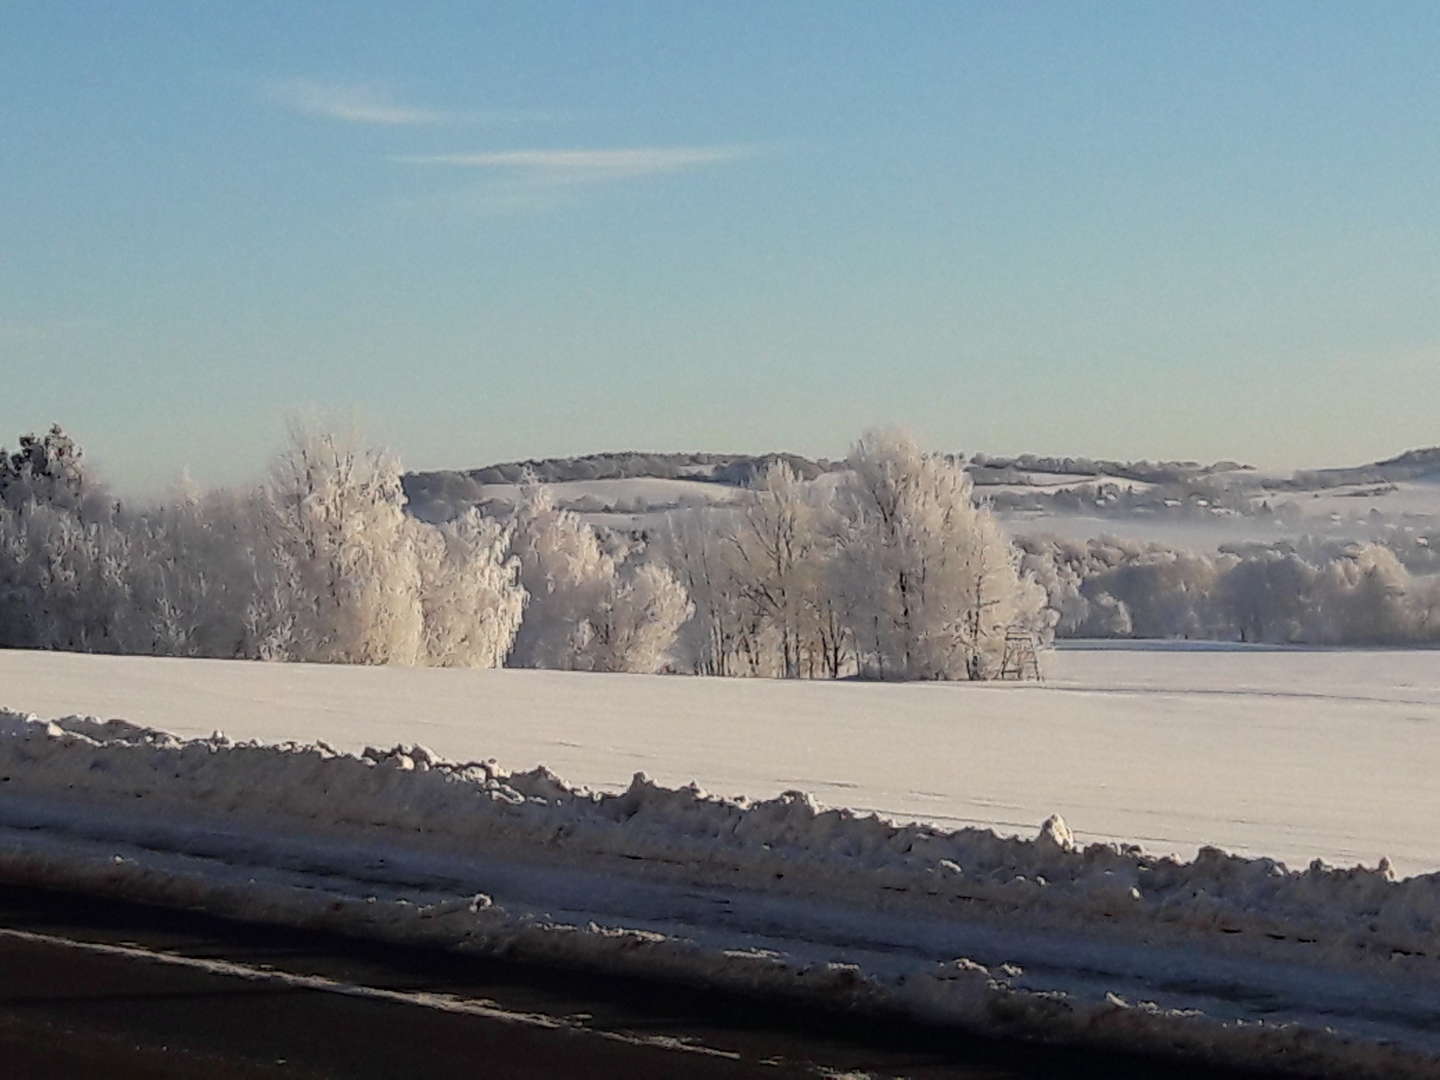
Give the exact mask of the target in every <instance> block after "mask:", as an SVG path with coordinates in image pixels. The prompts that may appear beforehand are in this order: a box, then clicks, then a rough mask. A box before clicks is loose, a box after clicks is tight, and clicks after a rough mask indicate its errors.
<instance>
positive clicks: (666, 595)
mask: <svg viewBox="0 0 1440 1080" xmlns="http://www.w3.org/2000/svg"><path fill="white" fill-rule="evenodd" d="M614 580H615V584H614V587H613V588H612V589H611V590H610V592H609V595H608V596H607V597H606V599H605V601H604V603H602V605H601V606H600V609H599V610H598V611H596V612H594V613H593V614H592V615H591V616H590V618H589V619H587V620H586V622H585V624H584V626H585V629H584V631H583V632H582V635H581V640H580V641H579V649H578V651H577V655H576V659H577V663H576V666H577V667H580V668H582V669H584V670H587V671H630V672H638V673H642V674H649V673H653V672H657V671H661V670H664V669H665V668H666V667H667V666H668V665H669V664H670V661H671V659H672V654H671V650H672V649H673V648H674V645H675V641H676V638H677V636H678V634H679V631H680V627H681V626H682V625H683V624H684V622H685V620H687V619H688V618H690V616H691V614H692V612H693V611H694V608H693V607H692V605H691V603H690V598H689V597H688V596H687V595H686V594H685V587H684V586H683V585H681V584H680V582H679V580H678V579H677V578H676V577H675V575H674V574H673V573H671V572H670V570H669V569H668V568H667V567H664V566H661V565H660V564H659V563H655V562H645V563H641V564H640V565H638V566H636V567H634V568H633V569H628V570H625V571H623V572H622V573H621V575H620V576H619V577H618V578H616V579H614Z"/></svg>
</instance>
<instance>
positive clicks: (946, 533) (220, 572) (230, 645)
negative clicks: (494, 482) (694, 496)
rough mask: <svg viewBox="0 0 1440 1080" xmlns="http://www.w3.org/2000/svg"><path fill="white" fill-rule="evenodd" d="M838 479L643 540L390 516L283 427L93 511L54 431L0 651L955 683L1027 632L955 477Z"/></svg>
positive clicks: (23, 526) (1032, 600) (751, 492)
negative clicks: (247, 471) (147, 502)
mask: <svg viewBox="0 0 1440 1080" xmlns="http://www.w3.org/2000/svg"><path fill="white" fill-rule="evenodd" d="M849 466H850V468H849V471H847V472H845V473H843V474H838V482H836V481H837V477H836V476H831V477H828V478H824V479H823V480H814V481H806V480H802V479H801V478H799V477H798V476H797V475H796V474H795V472H794V471H793V470H792V468H791V467H790V466H789V465H788V464H787V463H785V461H784V460H783V459H782V460H777V461H776V462H775V463H774V464H772V465H771V466H770V467H769V468H768V469H767V470H766V471H765V472H763V473H762V474H761V475H760V476H759V477H758V478H757V479H756V482H755V484H754V486H753V487H752V488H750V489H748V490H746V491H745V492H744V493H743V497H742V499H741V500H740V502H739V503H738V504H736V505H734V506H726V507H711V508H708V509H703V510H696V511H693V512H690V513H688V514H686V515H684V516H683V517H677V518H675V519H673V523H672V527H671V528H670V529H669V530H668V533H667V535H664V536H662V537H660V538H658V540H655V541H652V542H647V541H646V540H645V539H644V538H642V537H639V536H633V537H622V536H619V535H616V534H613V533H611V532H609V531H597V530H596V529H595V528H593V527H591V526H590V525H589V524H588V523H586V522H585V521H584V520H582V519H581V518H580V517H578V516H577V515H576V514H574V513H571V512H569V511H567V510H563V509H560V508H558V507H557V506H556V504H555V502H554V500H553V499H552V497H551V495H550V493H549V492H548V491H547V489H545V488H544V487H543V486H541V485H539V484H536V483H534V482H533V481H532V482H530V483H528V484H527V485H526V487H525V490H524V491H523V492H522V495H521V498H520V499H519V501H518V503H517V505H516V506H515V507H514V508H513V510H511V511H510V512H509V513H507V514H506V515H505V516H504V517H502V518H495V517H485V516H482V515H480V514H479V513H477V512H476V511H474V510H472V511H470V512H468V513H466V514H463V515H461V516H459V517H456V518H455V519H454V520H451V521H449V522H447V523H445V524H441V525H435V524H430V523H428V522H425V521H422V520H419V519H418V518H416V517H415V516H414V515H412V514H410V513H409V512H407V507H406V502H405V495H404V491H403V488H402V486H401V472H400V466H399V464H398V463H397V462H396V461H395V460H394V459H393V458H392V457H390V456H388V455H387V454H385V453H383V452H381V451H379V450H376V449H374V448H371V447H368V446H366V445H364V444H363V443H362V442H361V441H360V440H359V439H357V438H355V437H354V436H350V437H346V436H341V435H337V434H334V433H330V432H324V431H316V430H310V429H307V428H305V427H304V426H299V425H297V426H295V427H293V428H292V430H291V433H290V439H289V443H288V445H287V447H286V449H285V450H284V451H283V452H282V453H281V454H280V455H279V456H278V458H277V459H276V460H275V462H274V465H273V467H272V468H271V470H270V473H269V475H268V477H267V479H266V480H265V482H263V483H262V484H260V485H258V486H257V487H255V488H253V489H250V490H247V491H239V492H230V491H214V492H197V491H195V490H194V489H193V488H191V487H190V486H189V485H185V484H182V485H181V487H180V488H179V489H178V490H177V491H176V492H175V493H174V494H173V496H172V497H171V498H169V499H167V500H166V501H164V502H163V503H161V504H160V505H156V506H149V507H143V508H138V509H137V508H131V507H125V506H122V505H121V504H120V503H118V502H115V501H113V500H111V499H109V498H108V497H107V496H106V495H105V492H104V489H103V488H102V487H101V486H99V485H98V484H95V483H94V482H93V481H91V480H89V479H88V478H87V477H86V475H85V473H84V471H83V470H82V469H81V467H80V451H79V449H78V448H77V447H76V446H75V445H74V443H73V442H72V441H70V440H69V439H68V437H66V436H65V435H64V433H63V432H61V431H60V430H59V429H58V428H56V429H54V430H53V431H52V432H51V433H50V434H49V435H47V436H45V437H44V438H43V439H40V438H36V437H33V436H27V437H26V438H25V439H23V440H22V441H21V450H20V452H19V453H17V454H14V455H5V456H4V457H3V471H0V646H8V647H20V648H47V649H69V650H78V651H99V652H114V653H149V654H155V655H177V656H214V657H235V658H247V659H259V660H302V661H314V662H323V663H355V664H402V665H422V664H433V665H445V666H466V667H494V666H498V665H500V664H504V663H509V664H512V665H514V666H519V667H544V668H563V669H572V670H579V671H624V672H661V671H689V672H694V673H704V674H717V675H763V676H773V677H783V678H840V677H844V676H850V675H861V676H865V677H872V678H884V679H966V678H969V679H979V678H987V677H990V676H992V675H994V674H995V673H996V669H997V664H998V657H999V653H1000V649H1001V648H1002V645H1003V641H1004V636H1005V632H1006V630H1007V629H1008V628H1011V627H1014V626H1023V627H1026V628H1029V629H1034V630H1038V631H1040V632H1041V633H1042V634H1043V633H1044V632H1046V630H1047V628H1048V626H1049V615H1048V613H1047V612H1046V611H1045V608H1044V605H1045V591H1044V590H1043V589H1041V588H1039V587H1038V586H1036V585H1034V584H1033V583H1032V582H1031V581H1030V580H1029V578H1028V577H1022V575H1021V574H1020V573H1019V572H1018V570H1017V565H1018V563H1017V556H1016V553H1015V551H1014V550H1013V549H1012V547H1011V545H1010V542H1009V540H1008V539H1007V538H1006V537H1005V535H1004V534H1003V533H1002V532H1001V530H1000V528H999V526H998V524H997V523H996V522H995V520H994V518H992V517H991V515H990V514H989V513H988V511H985V510H983V509H978V508H977V507H975V506H974V505H973V501H972V497H971V489H970V484H969V480H968V479H967V477H966V474H965V472H964V470H963V468H962V467H961V466H960V465H959V464H957V463H955V462H953V461H951V460H949V459H946V458H944V457H940V456H936V455H927V454H923V453H921V452H920V450H919V449H918V447H917V446H916V445H915V443H914V442H913V441H912V440H910V439H909V438H907V437H905V436H903V435H898V434H893V433H876V434H871V435H867V436H866V437H865V438H863V439H862V440H860V442H858V443H857V444H856V446H855V448H854V451H853V453H852V455H851V458H850V461H849Z"/></svg>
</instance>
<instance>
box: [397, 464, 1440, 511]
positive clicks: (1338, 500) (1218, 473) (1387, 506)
mask: <svg viewBox="0 0 1440 1080" xmlns="http://www.w3.org/2000/svg"><path fill="white" fill-rule="evenodd" d="M954 456H955V457H960V456H961V455H958V454H956V455H954ZM775 461H785V462H787V463H788V464H789V465H790V466H791V468H793V469H794V470H795V471H796V472H797V473H798V474H799V475H800V476H802V477H803V478H805V479H807V480H814V479H816V478H818V477H820V476H822V475H823V474H825V473H828V472H834V471H836V470H838V469H842V468H843V467H844V463H843V462H835V461H829V460H826V459H820V460H812V459H810V458H807V457H803V456H801V455H798V454H789V453H771V454H714V453H700V452H696V453H656V452H646V451H638V450H622V451H611V452H607V453H599V454H586V455H584V456H581V457H568V458H543V459H535V460H531V461H509V462H501V463H499V464H495V465H486V466H483V467H481V468H476V469H465V470H442V471H435V472H417V473H410V474H408V475H407V476H405V477H404V487H405V494H406V496H407V498H408V500H409V507H410V512H411V513H413V514H415V515H416V516H417V517H420V518H423V519H425V520H435V521H441V520H448V519H449V518H451V517H454V516H455V515H456V514H458V513H462V512H463V511H464V510H465V509H466V508H468V507H476V508H478V509H480V510H481V512H482V513H504V512H506V510H505V508H506V507H508V506H510V505H513V502H514V499H515V496H516V491H515V486H516V485H518V484H520V483H523V482H524V481H525V480H526V479H527V478H533V479H534V480H536V481H538V482H540V483H545V484H551V485H556V486H557V490H556V497H557V500H558V501H559V503H560V505H562V506H564V507H565V508H567V509H571V510H575V511H577V512H580V513H584V514H587V515H589V516H590V520H592V521H595V522H597V523H602V522H603V523H604V524H606V525H607V526H609V527H615V528H629V529H633V528H640V527H642V526H643V525H644V524H645V522H644V521H642V520H641V518H643V517H644V516H645V515H650V516H652V517H653V516H654V515H656V514H663V513H668V512H670V511H673V510H676V509H681V508H685V507H693V506H698V505H719V504H724V503H727V502H729V501H730V500H731V499H732V497H733V494H732V493H733V489H736V488H743V487H746V486H748V485H749V484H751V483H752V482H753V481H754V479H755V477H756V476H757V475H758V474H759V473H760V472H762V471H763V470H764V469H765V468H766V467H768V466H769V465H770V464H771V463H773V462H775ZM968 468H969V471H970V474H971V476H972V477H973V478H974V481H975V486H976V489H977V496H981V497H983V498H984V500H985V501H986V502H987V503H989V505H991V506H992V507H994V508H995V509H996V510H998V511H1000V512H1002V513H1004V514H1007V515H1009V516H1010V518H1011V519H1012V520H1021V519H1024V520H1027V521H1030V520H1038V519H1041V518H1047V519H1048V518H1054V517H1066V516H1070V517H1074V516H1077V515H1084V516H1088V517H1092V518H1095V517H1098V518H1103V519H1105V520H1106V521H1107V522H1116V521H1131V520H1139V519H1145V520H1148V521H1154V522H1161V521H1168V522H1176V521H1180V522H1191V523H1193V522H1196V521H1202V522H1212V523H1213V522H1215V521H1217V520H1221V519H1233V518H1247V519H1254V518H1265V519H1267V523H1268V525H1269V527H1280V526H1281V525H1282V524H1284V527H1287V528H1288V527H1292V526H1293V527H1295V528H1302V527H1303V528H1310V527H1315V528H1321V529H1325V530H1332V531H1333V529H1335V528H1337V527H1341V526H1343V527H1344V528H1347V529H1351V528H1352V526H1355V525H1356V523H1357V522H1360V523H1361V524H1364V525H1366V526H1367V527H1370V526H1372V525H1374V524H1375V523H1376V522H1377V521H1379V520H1382V519H1383V520H1393V521H1395V522H1408V523H1410V524H1415V523H1416V522H1418V521H1422V520H1423V521H1429V520H1431V519H1433V518H1434V517H1436V515H1437V514H1440V497H1437V492H1436V491H1435V489H1434V487H1433V485H1432V484H1430V483H1427V482H1426V481H1427V480H1440V447H1429V448H1422V449H1416V450H1409V451H1406V452H1405V453H1403V454H1398V455H1396V456H1395V457H1392V458H1387V459H1385V460H1383V461H1377V462H1374V463H1372V464H1369V465H1359V466H1352V467H1346V468H1330V469H1310V470H1301V471H1299V472H1296V473H1294V474H1293V475H1291V476H1284V475H1277V474H1275V473H1267V472H1262V471H1260V470H1257V469H1255V468H1254V467H1252V466H1250V465H1242V464H1238V463H1236V462H1234V461H1218V462H1214V463H1212V464H1208V465H1207V464H1203V463H1201V462H1197V461H1146V460H1142V461H1116V460H1110V459H1104V458H1088V457H1062V456H1050V455H1043V456H1042V455H1036V454H1019V455H1016V456H1013V457H1002V456H998V455H989V454H976V455H974V456H973V457H972V458H971V459H970V460H969V465H968ZM1377 515H1379V517H1378V518H1377ZM1272 518H1273V519H1274V520H1273V521H1271V520H1270V519H1272ZM1301 519H1306V520H1309V521H1310V522H1312V525H1310V526H1304V525H1301V524H1299V522H1300V521H1301ZM1316 523H1318V524H1316ZM1091 527H1092V528H1093V526H1091ZM1352 531H1353V529H1352Z"/></svg>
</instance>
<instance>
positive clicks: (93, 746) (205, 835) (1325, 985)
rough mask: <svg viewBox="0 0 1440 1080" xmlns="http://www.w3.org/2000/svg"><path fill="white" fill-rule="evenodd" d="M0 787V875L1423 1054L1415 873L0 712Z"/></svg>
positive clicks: (1437, 1037) (1169, 1026)
mask: <svg viewBox="0 0 1440 1080" xmlns="http://www.w3.org/2000/svg"><path fill="white" fill-rule="evenodd" d="M1096 655H1097V656H1101V657H1109V658H1112V659H1113V657H1114V653H1113V651H1110V652H1107V651H1103V650H1098V651H1097V653H1096ZM1158 655H1163V654H1158ZM1175 655H1185V654H1175ZM1197 655H1200V656H1206V657H1212V658H1213V657H1217V656H1220V657H1223V656H1224V655H1225V654H1223V653H1214V652H1212V653H1201V654H1197ZM1272 655H1275V654H1272ZM675 681H677V682H689V681H688V680H675ZM691 685H694V684H693V683H691ZM0 776H3V777H4V783H5V790H6V799H5V801H4V803H3V804H0V876H3V877H4V878H7V879H10V880H22V881H30V882H35V883H41V884H50V885H58V886H64V887H69V888H83V889H88V890H91V891H93V892H96V893H99V894H102V895H113V896H128V897H135V898H140V899H145V900H149V901H152V902H164V903H170V904H184V905H197V906H201V907H204V908H207V909H209V910H213V911H217V912H220V913H223V914H232V915H238V916H241V917H245V918H252V919H254V918H258V919H263V920H267V921H274V922H280V923H285V924H289V925H297V926H316V927H326V928H329V929H335V930H340V931H342V932H347V933H352V934H360V935H365V936H377V937H382V938H387V939H391V940H401V941H422V942H427V943H430V944H436V945H442V946H445V947H449V948H456V949H461V950H469V951H478V952H485V953H503V954H505V955H508V956H511V957H515V958H520V959H530V960H536V961H544V962H547V963H560V964H566V965H569V966H582V967H583V966H593V967H599V968H604V969H606V970H612V971H622V972H629V973H633V974H637V975H645V976H649V977H661V978H668V979H682V980H685V981H689V982H703V983H709V984H719V985H723V986H727V987H730V988H732V989H740V990H745V991H747V992H750V993H761V994H767V995H775V996H784V997H791V998H795V997H800V998H804V999H806V1000H812V1001H821V1002H825V1003H827V1004H830V1005H832V1006H840V1007H844V1008H849V1009H866V1010H872V1011H873V1010H878V1011H882V1012H901V1013H905V1014H909V1015H913V1016H920V1017H924V1018H926V1019H929V1020H936V1021H940V1022H944V1023H952V1024H957V1025H960V1026H963V1027H966V1028H969V1029H972V1030H979V1031H984V1032H989V1033H1001V1034H1011V1035H1021V1036H1025V1037H1030V1038H1047V1039H1061V1040H1065V1041H1070V1042H1078V1043H1082V1044H1088V1045H1111V1046H1113V1045H1124V1046H1127V1047H1129V1048H1131V1049H1134V1048H1139V1047H1150V1048H1152V1049H1155V1050H1157V1051H1163V1052H1167V1053H1175V1052H1177V1051H1178V1052H1182V1053H1188V1054H1191V1055H1196V1056H1200V1057H1203V1058H1206V1059H1209V1060H1214V1061H1217V1062H1229V1063H1236V1062H1243V1063H1246V1064H1273V1065H1276V1066H1278V1067H1283V1068H1289V1069H1296V1070H1302V1071H1305V1072H1306V1073H1308V1074H1316V1073H1324V1074H1333V1075H1346V1076H1377V1077H1378V1076H1423V1075H1432V1074H1433V1070H1434V1069H1435V1068H1436V1067H1437V1065H1440V1057H1437V1055H1440V1033H1437V1032H1436V1031H1435V1030H1434V1027H1433V1023H1432V1018H1433V1016H1434V1015H1435V1011H1436V1010H1437V1009H1440V983H1437V979H1436V975H1437V974H1440V972H1437V957H1436V956H1435V955H1433V953H1432V952H1431V949H1432V945H1433V941H1434V940H1435V935H1436V933H1437V931H1440V876H1436V877H1423V878H1413V879H1410V880H1407V881H1404V882H1396V881H1394V880H1392V876H1391V874H1390V872H1389V869H1388V867H1386V866H1384V865H1382V866H1379V867H1377V868H1374V869H1356V870H1330V869H1328V868H1325V867H1323V866H1319V865H1316V866H1312V867H1311V868H1309V869H1308V870H1306V871H1304V872H1298V873H1292V872H1286V871H1285V870H1284V869H1283V868H1281V867H1279V866H1278V865H1276V864H1275V863H1274V862H1272V861H1271V860H1268V859H1254V860H1247V859H1242V858H1237V857H1233V856H1228V855H1225V854H1224V853H1223V852H1220V851H1216V850H1213V849H1207V850H1205V851H1202V852H1201V853H1200V854H1199V856H1198V857H1197V858H1196V859H1195V860H1194V861H1192V862H1176V861H1174V860H1171V859H1168V858H1156V857H1154V856H1150V855H1146V854H1144V853H1143V852H1141V851H1140V850H1139V849H1138V848H1130V847H1120V846H1114V845H1092V846H1090V847H1087V848H1085V849H1084V850H1079V849H1078V848H1077V847H1076V845H1075V842H1074V838H1073V837H1072V835H1071V833H1070V832H1069V830H1068V828H1067V826H1066V824H1065V823H1064V821H1063V820H1061V819H1060V818H1058V817H1051V818H1049V819H1047V820H1046V821H1045V822H1044V824H1043V825H1042V826H1041V828H1040V831H1039V834H1038V835H1037V836H1036V837H1035V838H1034V839H1005V838H1001V837H998V836H996V835H995V834H994V833H992V832H990V831H987V830H977V829H961V830H949V829H936V828H931V827H927V826H917V825H909V826H900V825H893V824H890V823H887V822H884V821H882V820H878V819H876V818H874V817H871V816H866V815H857V814H854V813H852V812H849V811H845V810H825V809H823V808H821V807H819V806H817V805H816V803H815V802H814V800H812V799H811V798H810V797H809V796H807V795H804V794H802V793H799V792H787V793H785V794H782V795H781V796H779V797H777V798H774V799H769V800H763V801H759V802H746V801H743V800H740V801H736V800H726V799H719V798H715V797H713V796H709V795H707V794H705V793H704V792H703V791H701V790H699V789H697V788H695V787H693V786H691V787H683V788H678V789H677V788H666V787H663V786H660V785H657V784H655V783H653V782H651V781H650V780H648V779H646V778H645V777H643V776H636V777H635V778H633V779H632V781H631V782H630V783H629V785H628V786H627V787H626V788H625V790H624V791H622V792H620V793H617V794H611V795H606V794H598V793H592V792H590V791H587V790H585V789H577V788H574V787H571V786H569V785H567V784H566V783H565V782H564V781H562V780H561V779H560V778H559V777H557V776H555V775H554V774H553V773H551V772H549V771H548V770H546V769H543V768H540V769H534V770H531V771H528V772H523V773H512V772H507V771H506V770H505V769H503V768H500V767H498V766H496V765H495V764H493V763H488V762H469V763H459V764H450V763H447V762H446V761H444V760H443V758H442V757H441V756H439V755H437V754H436V753H435V752H434V751H433V750H430V749H427V748H425V747H423V746H418V745H406V746H397V747H395V748H393V749H391V750H376V749H373V748H368V749H366V750H365V751H364V752H363V753H362V754H358V755H350V754H345V753H340V752H337V751H336V750H335V749H334V748H333V747H331V746H329V745H326V744H323V743H317V744H315V745H294V744H292V745H287V746H267V745H260V744H249V743H240V744H236V743H234V742H232V741H231V740H230V739H228V738H225V737H224V736H219V735H215V736H211V737H208V738H202V739H196V740H190V741H182V740H179V739H176V738H174V737H173V736H171V735H168V734H165V733H163V732H158V731H154V730H150V729H146V728H141V727H137V726H135V725H131V724H126V723H123V722H118V721H112V722H108V723H107V722H99V721H95V720H87V719H83V718H66V719H59V720H54V721H45V720H41V719H37V718H34V717H29V716H24V715H21V714H15V713H0Z"/></svg>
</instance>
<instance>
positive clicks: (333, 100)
mask: <svg viewBox="0 0 1440 1080" xmlns="http://www.w3.org/2000/svg"><path fill="white" fill-rule="evenodd" d="M264 91H265V96H266V97H267V98H268V99H269V100H270V101H272V102H274V103H275V104H277V105H280V106H282V107H283V108H286V109H289V110H290V111H291V112H296V113H300V114H301V115H302V116H313V117H317V118H320V119H324V120H342V121H344V122H346V123H350V124H378V125H382V126H386V127H402V126H413V125H436V124H445V123H450V122H453V121H454V120H456V119H457V117H456V116H455V115H454V114H453V113H447V112H442V111H440V110H438V109H421V108H415V107H412V106H408V105H401V104H398V103H397V102H396V101H395V100H394V98H393V96H392V95H391V94H390V93H388V92H387V91H385V90H384V89H382V88H380V87H376V86H366V85H364V84H361V83H328V82H320V81H318V80H315V79H279V80H274V81H271V82H268V83H266V84H265V86H264Z"/></svg>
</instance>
